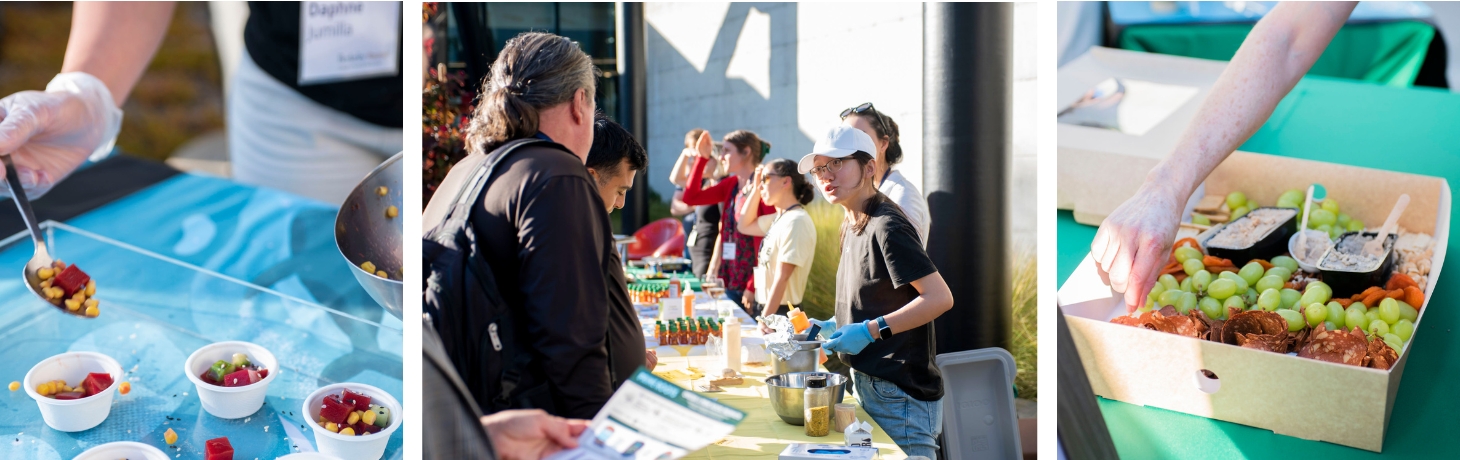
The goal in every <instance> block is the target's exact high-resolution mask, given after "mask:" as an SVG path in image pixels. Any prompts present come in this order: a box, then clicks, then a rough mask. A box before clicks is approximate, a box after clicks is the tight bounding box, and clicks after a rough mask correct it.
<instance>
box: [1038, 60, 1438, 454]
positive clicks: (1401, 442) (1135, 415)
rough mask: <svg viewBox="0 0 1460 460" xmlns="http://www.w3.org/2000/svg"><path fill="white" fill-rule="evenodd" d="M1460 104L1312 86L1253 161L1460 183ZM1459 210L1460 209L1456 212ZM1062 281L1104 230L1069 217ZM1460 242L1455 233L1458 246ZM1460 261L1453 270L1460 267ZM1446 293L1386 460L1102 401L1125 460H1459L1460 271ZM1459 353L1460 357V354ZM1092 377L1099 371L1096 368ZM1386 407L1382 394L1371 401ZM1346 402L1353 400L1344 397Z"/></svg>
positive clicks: (1398, 409) (1429, 93) (1297, 96)
mask: <svg viewBox="0 0 1460 460" xmlns="http://www.w3.org/2000/svg"><path fill="white" fill-rule="evenodd" d="M1456 126H1460V95H1452V94H1449V93H1446V92H1444V91H1438V90H1432V89H1427V88H1412V89H1398V88H1389V87H1383V86H1377V85H1373V84H1364V83H1354V82H1351V81H1344V80H1338V79H1330V78H1323V77H1308V78H1304V79H1303V81H1302V82H1300V83H1299V84H1298V86H1297V87H1296V88H1295V89H1294V91H1293V93H1292V94H1289V95H1288V97H1287V98H1285V99H1283V101H1282V103H1281V104H1279V105H1278V108H1277V110H1276V112H1275V113H1274V114H1273V117H1272V118H1271V119H1270V120H1269V121H1268V122H1267V124H1265V125H1263V127H1262V128H1261V129H1260V130H1259V131H1258V132H1257V134H1255V135H1254V136H1253V137H1252V139H1250V140H1248V142H1247V143H1246V144H1244V145H1243V146H1242V150H1243V151H1250V152H1258V153H1267V154H1273V155H1283V156H1289V157H1294V158H1306V159H1312V160H1321V161H1327V162H1332V163H1341V164H1349V165H1355V166H1364V167H1370V168H1382V169H1388V170H1393V171H1401V172H1408V173H1415V174H1425V175H1431V176H1439V177H1444V178H1446V179H1447V180H1449V181H1450V183H1451V186H1452V187H1453V186H1455V184H1460V129H1456ZM1452 212H1453V211H1452ZM1056 230H1057V232H1058V241H1059V242H1058V251H1057V252H1058V263H1057V267H1058V271H1059V280H1060V283H1061V284H1063V283H1064V280H1065V279H1066V278H1068V277H1069V276H1070V274H1071V273H1072V272H1074V270H1075V267H1076V266H1078V265H1079V263H1080V261H1081V260H1082V259H1084V257H1085V255H1086V254H1087V253H1088V252H1089V250H1090V241H1091V240H1093V239H1094V238H1095V230H1096V228H1095V227H1091V226H1086V225H1081V224H1078V223H1076V222H1075V220H1074V218H1073V216H1072V215H1071V213H1070V212H1068V211H1060V212H1059V219H1058V224H1057V227H1056ZM1457 235H1460V232H1451V234H1450V244H1451V245H1454V244H1455V242H1456V238H1457ZM1450 260H1455V259H1449V260H1447V261H1446V262H1447V263H1446V265H1447V266H1448V262H1449V261H1450ZM1445 273H1446V275H1445V276H1444V277H1443V278H1442V279H1441V282H1440V284H1439V285H1438V286H1437V287H1436V289H1435V292H1434V297H1433V298H1432V299H1431V304H1432V305H1438V306H1439V307H1438V308H1434V309H1432V310H1427V311H1428V313H1427V315H1428V317H1427V318H1425V321H1424V324H1423V325H1421V327H1420V329H1421V332H1418V333H1416V334H1415V338H1414V339H1413V340H1414V346H1412V347H1411V348H1410V350H1409V353H1410V356H1409V362H1408V363H1407V365H1406V370H1407V372H1405V374H1404V377H1403V380H1402V383H1401V384H1400V388H1399V394H1398V397H1396V398H1395V402H1394V410H1393V412H1392V413H1391V415H1390V418H1389V429H1388V432H1387V433H1386V434H1385V436H1384V453H1383V455H1379V454H1375V453H1372V452H1369V451H1365V450H1360V449H1354V448H1349V447H1343V446H1339V445H1336V444H1329V443H1323V442H1315V441H1305V440H1302V439H1298V438H1293V437H1288V436H1282V435H1277V434H1273V433H1272V432H1271V431H1268V430H1263V429H1258V428H1253V427H1249V426H1245V425H1238V424H1235V423H1228V422H1221V421H1216V420H1211V419H1207V418H1202V417H1196V416H1191V415H1186V414H1182V413H1177V412H1171V411H1167V410H1164V409H1156V408H1147V407H1141V406H1136V405H1132V404H1127V403H1123V402H1118V401H1111V400H1105V399H1101V400H1100V409H1101V411H1102V413H1103V415H1104V416H1105V422H1106V424H1107V425H1108V426H1109V428H1110V435H1111V437H1112V438H1113V439H1114V441H1115V446H1116V448H1117V450H1118V451H1119V453H1120V455H1121V457H1123V458H1214V459H1231V458H1275V459H1276V458H1290V457H1292V456H1293V455H1294V454H1295V453H1301V455H1300V457H1302V458H1322V459H1326V460H1333V459H1345V458H1375V457H1385V458H1439V457H1449V458H1453V457H1454V456H1455V454H1454V449H1455V447H1454V446H1453V444H1452V443H1451V442H1449V440H1448V439H1447V438H1443V437H1444V436H1448V433H1450V432H1452V431H1454V429H1456V428H1460V417H1456V415H1455V413H1454V412H1455V411H1454V409H1455V407H1456V406H1457V405H1460V394H1457V393H1456V392H1455V391H1454V390H1453V385H1454V384H1453V382H1456V381H1460V363H1457V362H1456V361H1455V360H1453V359H1452V358H1451V357H1453V356H1455V354H1456V353H1460V335H1457V334H1460V327H1455V326H1453V325H1454V324H1455V323H1456V321H1457V319H1460V318H1457V317H1460V314H1457V312H1456V309H1454V308H1449V307H1450V306H1452V305H1455V304H1456V303H1457V302H1460V290H1456V289H1454V288H1447V287H1446V286H1449V285H1455V284H1457V283H1460V275H1456V274H1455V273H1456V272H1455V269H1448V270H1445ZM1452 350H1456V351H1452ZM1087 371H1088V370H1087ZM1366 396H1368V397H1382V395H1366ZM1334 401H1335V403H1336V404H1341V401H1342V396H1341V395H1334Z"/></svg>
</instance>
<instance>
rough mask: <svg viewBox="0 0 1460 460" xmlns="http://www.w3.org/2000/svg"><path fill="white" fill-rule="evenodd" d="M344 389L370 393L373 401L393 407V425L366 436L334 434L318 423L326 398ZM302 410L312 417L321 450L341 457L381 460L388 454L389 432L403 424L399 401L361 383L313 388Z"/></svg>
mask: <svg viewBox="0 0 1460 460" xmlns="http://www.w3.org/2000/svg"><path fill="white" fill-rule="evenodd" d="M344 390H350V391H352V392H355V393H360V394H363V395H365V396H369V397H370V402H371V403H374V404H379V405H381V406H385V408H386V409H390V426H387V427H385V428H384V429H382V430H380V432H379V433H375V434H371V435H365V436H346V435H343V434H339V433H332V432H330V430H326V429H324V427H322V426H319V409H320V405H321V404H322V403H323V401H324V398H325V397H326V396H329V395H333V394H340V393H341V392H342V391H344ZM300 413H301V414H304V415H305V416H306V417H308V418H309V427H310V428H314V444H315V446H316V447H319V453H321V454H325V455H333V456H335V457H339V458H349V459H358V460H378V459H379V458H380V457H381V456H382V455H385V446H386V445H387V444H390V435H391V434H392V433H395V430H397V429H399V428H400V424H401V407H400V402H399V401H396V400H395V397H393V396H391V395H390V393H386V392H385V390H381V389H379V388H375V387H372V386H370V385H365V384H362V383H336V384H334V385H329V386H326V387H323V388H320V389H318V390H314V393H310V394H309V397H308V398H304V407H303V408H302V410H300Z"/></svg>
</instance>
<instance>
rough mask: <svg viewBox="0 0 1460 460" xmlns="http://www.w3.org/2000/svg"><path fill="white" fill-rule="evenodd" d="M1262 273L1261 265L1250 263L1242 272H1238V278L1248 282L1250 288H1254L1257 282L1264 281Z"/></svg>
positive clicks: (1244, 266)
mask: <svg viewBox="0 0 1460 460" xmlns="http://www.w3.org/2000/svg"><path fill="white" fill-rule="evenodd" d="M1262 272H1263V270H1262V264H1259V263H1257V262H1248V263H1247V265H1243V266H1242V269H1241V270H1238V271H1237V276H1240V277H1242V279H1243V280H1246V281H1247V285H1248V286H1253V285H1256V284H1257V280H1260V279H1262Z"/></svg>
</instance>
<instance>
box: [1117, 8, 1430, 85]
mask: <svg viewBox="0 0 1460 460" xmlns="http://www.w3.org/2000/svg"><path fill="white" fill-rule="evenodd" d="M1251 30H1252V24H1181V25H1164V24H1163V25H1138V26H1130V27H1127V28H1125V30H1123V31H1121V34H1120V47H1121V48H1123V49H1128V50H1136V51H1146V52H1151V53H1161V54H1171V55H1176V56H1187V57H1194V58H1202V59H1214V60H1218V61H1229V60H1231V59H1232V56H1233V55H1234V54H1237V48H1239V47H1241V46H1242V40H1243V39H1245V38H1247V33H1248V32H1249V31H1251ZM1434 37H1435V27H1434V26H1431V25H1429V24H1426V23H1423V22H1419V21H1399V22H1380V23H1367V24H1349V25H1345V26H1344V27H1343V28H1342V29H1340V30H1339V32H1338V35H1336V36H1334V37H1333V42H1332V43H1331V44H1329V46H1328V49H1327V50H1326V51H1324V52H1323V55H1322V56H1320V57H1319V58H1318V62H1316V63H1314V64H1313V68H1312V70H1309V71H1308V75H1319V76H1328V77H1340V78H1351V79H1355V80H1364V81H1369V82H1375V83H1380V84H1384V85H1389V86H1398V87H1408V86H1410V85H1411V84H1413V83H1414V78H1415V75H1417V74H1419V69H1420V64H1421V63H1423V62H1424V59H1425V54H1426V52H1427V51H1428V50H1429V46H1430V40H1432V39H1433V38H1434Z"/></svg>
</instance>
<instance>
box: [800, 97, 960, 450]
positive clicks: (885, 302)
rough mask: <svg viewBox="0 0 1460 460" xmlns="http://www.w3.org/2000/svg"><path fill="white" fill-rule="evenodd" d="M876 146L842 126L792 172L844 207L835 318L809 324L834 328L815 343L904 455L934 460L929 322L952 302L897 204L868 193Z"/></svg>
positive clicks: (936, 409)
mask: <svg viewBox="0 0 1460 460" xmlns="http://www.w3.org/2000/svg"><path fill="white" fill-rule="evenodd" d="M876 149H877V147H876V145H875V144H874V143H873V141H872V138H871V136H868V135H867V133H864V132H862V131H861V130H858V129H856V128H854V127H851V126H849V125H846V124H841V125H838V126H836V127H835V128H832V129H831V131H830V132H828V133H827V134H826V137H825V138H823V139H821V140H819V141H817V142H816V146H815V147H814V148H813V149H812V152H811V153H809V154H807V155H806V156H804V157H802V158H801V162H800V165H799V168H798V169H799V170H800V172H802V173H807V172H809V173H811V174H812V176H814V177H815V179H816V184H817V186H818V187H820V188H821V191H822V193H823V194H824V195H825V196H826V199H827V201H830V202H832V203H834V204H837V205H840V206H841V207H842V208H843V209H844V210H845V211H846V214H845V218H844V220H843V221H842V228H841V240H842V242H841V247H842V253H841V262H840V264H839V265H838V266H837V275H836V321H835V322H834V323H833V322H831V321H817V324H819V325H821V327H822V329H823V330H824V331H825V330H830V329H835V332H833V333H831V335H830V337H829V338H830V340H828V341H827V343H826V345H825V346H824V347H825V348H826V350H827V351H829V352H836V353H839V355H838V358H840V359H841V360H842V362H845V363H847V364H848V365H850V366H851V368H852V371H853V372H852V379H853V384H854V385H856V386H855V388H856V390H857V395H858V400H859V401H860V402H861V403H862V408H863V409H865V410H866V411H867V414H868V415H871V416H872V419H874V420H876V421H877V424H878V425H881V426H882V429H883V430H886V431H887V434H888V436H889V437H891V438H892V440H893V441H894V442H896V443H897V446H898V447H900V448H902V450H903V452H904V453H906V454H907V455H909V456H923V457H927V458H930V459H935V458H937V455H938V454H937V453H938V441H937V440H938V435H939V433H940V432H941V431H942V427H943V379H942V375H941V374H940V373H939V372H938V367H937V366H935V365H934V364H933V357H934V356H935V354H936V353H935V352H934V340H933V325H932V322H933V320H934V319H937V318H938V316H940V315H942V314H943V312H946V311H948V310H949V309H951V308H953V294H952V293H951V292H949V290H948V285H947V283H945V282H944V281H943V277H942V276H941V275H939V274H938V269H937V267H935V266H933V262H932V260H930V259H929V258H928V254H927V252H925V251H924V250H923V245H922V243H921V240H920V239H919V238H918V234H917V230H915V228H914V226H913V224H912V222H911V221H909V220H908V218H907V215H906V214H904V213H903V210H902V208H900V207H899V206H898V205H897V204H896V203H893V202H892V201H891V200H889V199H888V198H887V196H886V195H883V194H882V192H879V191H878V190H877V185H876V183H877V182H876V180H875V179H876V177H877V171H878V170H879V169H880V168H881V165H879V164H878V162H877V160H876V159H875V158H874V157H873V156H872V153H871V152H873V151H875V150H876ZM838 324H840V325H841V327H840V328H837V327H836V325H838Z"/></svg>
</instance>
